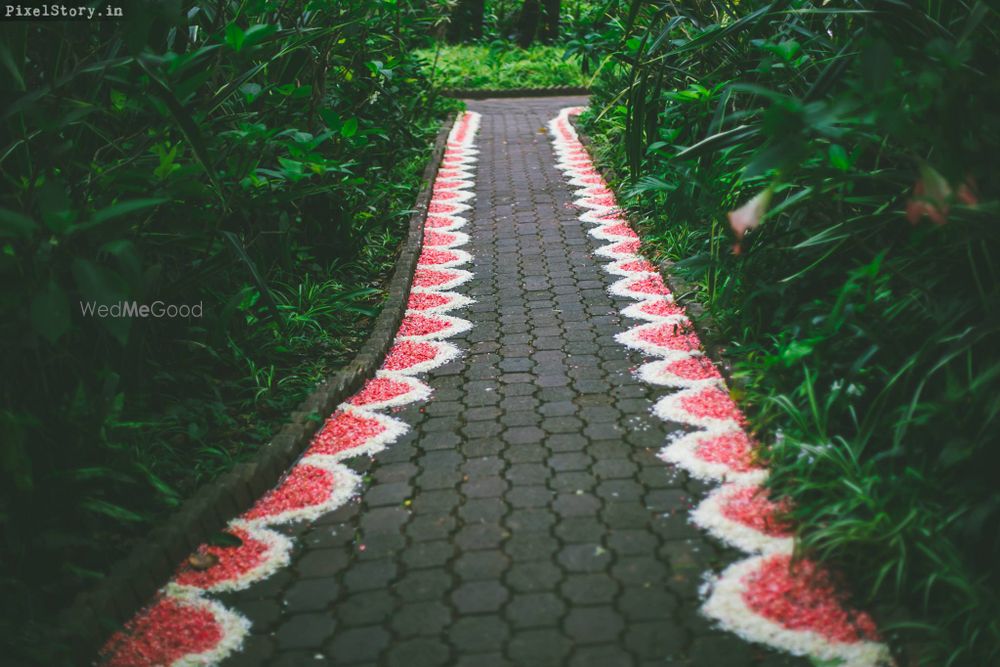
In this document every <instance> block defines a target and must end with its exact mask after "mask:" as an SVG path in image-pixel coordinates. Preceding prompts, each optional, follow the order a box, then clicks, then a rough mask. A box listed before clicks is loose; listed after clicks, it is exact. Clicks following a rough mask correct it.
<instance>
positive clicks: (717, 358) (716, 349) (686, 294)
mask: <svg viewBox="0 0 1000 667" xmlns="http://www.w3.org/2000/svg"><path fill="white" fill-rule="evenodd" d="M569 122H570V123H571V124H572V125H573V129H575V130H576V134H577V136H578V137H579V138H580V143H582V144H583V145H584V147H585V148H586V149H587V152H588V153H590V154H591V156H592V157H593V156H594V142H593V140H592V139H591V138H590V137H589V136H587V134H586V133H584V131H583V129H582V128H581V127H580V124H579V117H578V116H572V117H570V119H569ZM594 166H595V167H596V168H597V171H599V172H600V173H601V176H602V177H603V178H604V180H605V181H607V182H608V183H614V182H617V181H621V180H622V179H621V178H620V177H619V175H618V173H617V172H616V171H615V170H614V169H613V168H611V167H607V166H603V165H601V164H600V163H599V162H598V160H596V159H595V160H594ZM622 212H623V214H624V215H625V218H626V219H627V220H628V222H629V225H630V226H631V227H632V228H633V229H636V230H638V229H639V228H640V225H639V224H638V222H639V221H638V220H637V219H636V216H635V215H633V214H631V213H630V212H629V211H627V210H625V209H622ZM673 265H674V262H673V261H671V260H669V259H665V260H663V261H661V262H659V264H658V265H657V267H656V268H657V269H658V270H659V272H660V275H661V276H662V277H663V282H664V283H666V285H667V287H668V288H669V289H670V293H671V294H672V295H673V296H674V299H675V300H676V301H677V302H678V303H680V304H681V306H683V307H684V310H685V312H686V313H687V314H688V316H689V317H688V319H689V320H690V322H691V326H693V327H694V330H695V333H697V334H698V338H699V339H700V340H701V344H702V345H703V346H704V348H705V352H707V353H708V356H709V358H711V360H712V361H713V362H715V365H716V367H717V368H718V369H719V372H720V373H721V374H722V376H723V378H725V380H726V384H727V385H729V386H730V387H732V386H734V383H735V382H737V379H736V378H734V376H733V365H732V362H731V361H730V360H729V358H728V356H727V355H726V348H725V345H724V344H723V343H720V342H718V341H719V340H720V337H719V328H718V326H717V325H716V323H715V320H714V319H713V318H712V316H711V315H710V314H709V313H708V312H706V311H705V306H703V305H702V304H701V302H700V301H698V300H697V298H696V296H695V295H696V294H697V293H698V290H699V288H698V286H697V285H693V284H691V283H689V282H688V281H686V280H684V279H683V278H681V277H679V276H677V275H674V273H673V271H672V269H673Z"/></svg>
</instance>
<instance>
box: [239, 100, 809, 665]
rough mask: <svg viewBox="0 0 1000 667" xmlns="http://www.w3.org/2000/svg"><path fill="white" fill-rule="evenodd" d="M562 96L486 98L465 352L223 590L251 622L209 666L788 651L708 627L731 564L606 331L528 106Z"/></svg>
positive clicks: (746, 658) (540, 127) (737, 659)
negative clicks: (356, 486) (226, 654)
mask: <svg viewBox="0 0 1000 667" xmlns="http://www.w3.org/2000/svg"><path fill="white" fill-rule="evenodd" d="M583 102H584V100H583V99H581V98H546V99H530V100H525V99H521V100H502V101H499V100H487V101H483V102H474V103H470V108H471V109H472V110H475V111H479V112H480V113H482V114H483V118H482V125H481V129H480V134H479V138H478V140H477V143H478V146H479V149H480V151H481V154H480V161H479V164H478V167H477V175H476V184H477V185H476V199H475V205H474V209H473V210H472V211H471V212H470V213H469V216H470V224H469V225H468V226H467V227H466V228H465V229H463V231H464V232H466V233H468V234H469V235H470V236H471V239H472V242H471V252H472V253H473V255H474V257H475V265H474V267H472V270H473V271H474V273H475V278H474V279H473V280H472V281H470V282H468V283H466V284H465V285H463V286H462V287H460V288H458V289H457V290H456V291H459V292H461V293H464V294H467V295H469V296H471V297H473V298H474V299H476V302H477V303H476V304H475V305H474V306H472V307H471V308H470V310H469V312H468V313H465V314H463V317H467V318H468V319H469V320H471V321H472V322H473V324H474V326H473V328H472V329H471V330H470V331H469V332H467V333H465V334H464V335H462V336H460V337H458V338H454V339H452V341H453V342H456V343H457V344H458V345H459V346H460V347H461V348H463V351H464V352H465V355H464V356H463V357H462V358H461V359H459V360H458V361H455V362H452V363H450V364H448V365H446V366H443V367H440V368H438V369H437V370H434V371H432V372H431V373H429V375H428V377H427V382H428V384H429V385H430V386H431V387H432V388H433V389H434V395H433V397H432V399H431V401H430V402H429V403H425V404H424V403H418V404H415V405H414V406H413V407H409V408H406V409H403V410H402V411H401V412H399V414H398V415H396V416H397V417H399V418H401V419H403V420H405V421H407V422H408V423H410V424H411V425H412V426H413V427H414V428H413V430H412V431H411V432H410V433H408V434H407V435H406V436H405V437H403V438H402V439H401V440H400V441H398V442H396V443H395V444H393V445H392V446H391V447H390V448H389V449H388V450H386V451H384V452H382V453H380V454H378V455H377V456H375V458H374V460H372V461H371V462H370V464H369V465H367V467H366V468H365V469H364V470H361V472H362V474H364V475H365V476H366V477H365V479H366V485H365V489H364V491H363V494H362V496H361V498H360V501H359V502H355V503H351V504H349V505H347V506H345V507H343V508H341V509H340V510H338V511H336V512H334V513H332V514H330V515H327V516H326V517H324V518H322V519H321V520H319V521H317V522H315V523H313V524H307V525H303V526H299V527H297V528H292V529H291V530H295V531H297V532H298V533H299V534H300V536H301V539H300V540H299V541H298V547H297V549H296V552H295V553H294V554H293V559H292V566H291V567H290V568H287V569H286V570H284V571H282V572H280V573H278V574H277V575H275V576H273V577H271V578H270V579H268V580H266V581H264V582H262V583H260V584H257V585H255V586H253V587H251V588H250V589H249V590H247V591H243V592H241V593H239V594H231V595H227V596H222V597H223V598H224V601H225V602H226V604H228V605H230V606H232V607H235V608H236V609H238V610H240V611H241V612H242V613H244V614H245V615H246V616H248V617H249V618H250V619H251V620H252V621H253V633H254V634H253V635H252V636H251V637H250V638H249V640H248V642H247V645H246V649H245V650H244V651H243V652H242V653H240V654H239V655H237V656H235V657H234V658H232V659H231V660H229V661H228V662H227V663H226V664H227V665H258V664H266V665H310V664H336V665H355V664H373V665H374V664H377V665H400V666H405V667H420V666H422V665H475V666H476V667H488V666H491V665H501V664H513V665H524V666H535V665H539V666H540V665H550V664H551V665H601V666H602V667H617V666H618V665H623V666H624V665H645V664H650V665H652V664H657V665H663V664H672V665H690V666H698V667H729V666H737V665H755V664H756V665H766V666H768V667H774V666H777V665H792V664H801V663H799V662H795V661H792V660H791V659H788V658H785V657H781V656H776V655H773V654H769V653H767V652H765V651H763V650H760V649H757V648H754V647H751V646H749V645H747V644H744V643H742V642H740V641H739V640H738V639H736V638H735V637H733V636H731V635H726V634H723V633H720V632H718V631H715V630H713V629H712V628H711V627H710V626H709V624H708V623H707V621H705V620H704V619H703V618H702V617H701V616H700V615H699V614H698V611H697V607H698V596H697V588H698V586H699V585H700V583H701V578H702V575H703V572H705V571H706V570H709V569H712V568H715V569H718V568H720V567H721V566H723V565H725V564H726V563H727V562H729V561H730V560H731V559H732V558H731V554H729V553H727V552H725V551H722V550H720V549H719V548H718V547H717V546H716V545H714V544H713V543H711V542H710V541H709V540H708V539H706V538H704V537H703V536H702V535H701V534H700V533H699V532H698V531H697V530H696V529H695V528H694V527H693V526H691V525H690V524H689V523H688V519H687V510H688V509H689V508H690V507H691V505H692V504H693V503H694V501H695V499H696V498H697V497H699V496H700V495H701V494H702V492H703V487H702V485H701V484H699V483H697V482H693V481H690V480H689V479H688V478H687V477H686V475H684V474H683V473H681V472H678V471H676V470H674V469H673V468H670V467H668V466H666V465H665V464H664V463H663V462H662V461H660V460H659V459H658V458H657V456H656V452H657V451H658V450H659V448H660V447H661V446H662V444H663V442H664V440H665V438H666V437H667V435H668V431H669V425H666V424H664V423H663V422H661V421H659V420H658V419H656V418H654V417H653V416H652V415H650V413H649V410H650V406H651V405H652V402H653V401H654V400H655V399H656V398H658V397H659V395H661V394H662V393H663V392H665V391H669V390H664V389H659V388H656V387H650V386H647V385H644V384H641V383H640V382H639V381H638V380H636V379H635V378H634V377H633V376H632V373H631V371H632V370H633V369H634V368H635V367H637V366H638V365H639V364H640V363H641V362H642V358H641V354H639V353H637V352H632V351H629V350H627V349H625V348H624V347H623V346H622V345H620V344H618V343H617V342H615V340H614V335H615V334H616V333H619V332H620V331H622V330H623V329H624V328H625V326H626V324H624V323H623V322H622V321H621V318H620V316H619V315H618V314H617V312H618V310H619V308H620V307H622V306H623V305H627V304H628V303H630V302H628V301H626V300H622V301H621V302H619V299H618V298H617V297H612V296H609V294H608V293H607V291H606V290H607V287H608V286H609V284H610V282H611V280H612V278H611V277H609V276H608V275H607V274H605V273H604V272H603V271H602V270H601V266H600V263H599V262H598V261H597V260H596V259H595V258H594V257H593V255H592V253H593V250H594V248H595V247H596V245H597V244H598V243H599V242H598V241H595V240H594V239H592V238H591V237H589V236H587V234H586V230H585V229H584V227H583V225H582V224H581V223H580V222H579V221H578V220H577V212H576V211H575V210H574V209H573V208H571V207H570V206H569V202H570V201H571V198H572V195H571V192H570V190H569V188H568V186H567V185H566V184H565V181H564V178H563V176H562V175H561V174H560V173H559V172H558V171H557V170H556V169H555V166H554V158H553V152H552V148H551V145H550V141H549V138H548V136H547V135H546V130H545V124H546V122H547V121H549V120H550V119H551V118H553V117H555V116H556V114H557V113H558V111H559V109H561V108H562V107H565V106H570V105H575V104H581V103H583Z"/></svg>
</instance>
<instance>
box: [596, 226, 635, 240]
mask: <svg viewBox="0 0 1000 667" xmlns="http://www.w3.org/2000/svg"><path fill="white" fill-rule="evenodd" d="M601 231H602V232H604V233H605V234H607V235H608V236H621V237H624V238H627V239H637V238H639V235H638V234H636V233H635V230H633V229H632V228H631V227H629V226H628V225H627V224H625V223H623V222H620V223H618V224H617V225H608V226H607V227H603V228H601Z"/></svg>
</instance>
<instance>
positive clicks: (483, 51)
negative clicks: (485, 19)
mask: <svg viewBox="0 0 1000 667" xmlns="http://www.w3.org/2000/svg"><path fill="white" fill-rule="evenodd" d="M564 52H565V49H564V48H562V47H557V46H540V45H536V46H532V47H531V48H529V49H519V48H517V47H516V46H514V45H513V44H511V43H508V42H503V41H496V42H494V43H493V44H492V45H491V46H441V47H440V48H428V49H422V50H419V51H417V52H416V53H417V55H418V56H419V57H421V58H423V59H424V60H425V61H426V62H427V72H428V76H429V77H432V78H433V79H434V83H435V85H438V86H440V87H442V88H479V89H490V90H509V89H512V88H545V87H548V86H576V87H580V86H586V85H587V80H586V78H585V77H584V76H583V75H582V74H581V72H580V67H579V66H578V65H576V64H574V63H573V62H571V61H568V60H565V59H564V58H563V55H564Z"/></svg>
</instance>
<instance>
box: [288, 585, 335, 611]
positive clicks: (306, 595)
mask: <svg viewBox="0 0 1000 667" xmlns="http://www.w3.org/2000/svg"><path fill="white" fill-rule="evenodd" d="M339 593H340V585H339V584H338V583H337V580H336V579H334V578H332V577H329V578H325V579H300V580H299V581H297V582H295V583H294V584H292V586H291V587H290V588H289V589H288V590H287V591H285V596H284V598H285V599H284V601H285V605H286V606H287V609H288V611H289V612H291V613H297V612H302V611H317V610H319V609H326V608H327V607H329V606H330V605H331V604H332V603H333V601H334V600H336V599H337V595H338V594H339Z"/></svg>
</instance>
